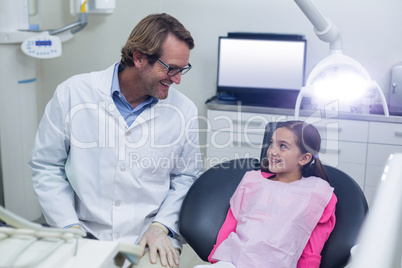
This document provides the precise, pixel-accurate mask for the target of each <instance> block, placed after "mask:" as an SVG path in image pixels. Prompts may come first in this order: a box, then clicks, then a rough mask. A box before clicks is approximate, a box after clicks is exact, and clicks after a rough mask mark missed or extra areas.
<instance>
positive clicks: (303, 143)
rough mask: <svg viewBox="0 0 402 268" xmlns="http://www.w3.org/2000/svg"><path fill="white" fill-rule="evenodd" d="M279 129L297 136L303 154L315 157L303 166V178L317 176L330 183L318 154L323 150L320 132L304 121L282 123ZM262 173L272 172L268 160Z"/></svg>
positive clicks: (264, 163)
mask: <svg viewBox="0 0 402 268" xmlns="http://www.w3.org/2000/svg"><path fill="white" fill-rule="evenodd" d="M278 128H286V129H288V130H290V131H292V132H293V134H294V135H295V141H296V145H297V146H298V147H299V149H300V152H301V153H302V154H305V153H311V154H312V155H313V157H312V158H311V160H310V162H308V163H307V164H306V165H304V166H303V168H302V170H301V173H302V176H303V177H310V176H316V177H320V178H321V179H323V180H326V181H328V176H327V173H326V172H325V169H324V167H323V165H322V163H321V161H320V159H319V158H318V157H317V158H316V156H318V153H319V151H320V149H321V136H320V133H318V130H317V129H316V128H315V127H314V126H313V125H311V124H308V123H306V122H304V121H287V122H283V123H281V124H280V125H279V126H278V127H277V129H278ZM261 171H264V172H270V171H269V164H268V160H267V159H264V161H263V163H262V164H261Z"/></svg>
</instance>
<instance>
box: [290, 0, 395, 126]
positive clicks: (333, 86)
mask: <svg viewBox="0 0 402 268" xmlns="http://www.w3.org/2000/svg"><path fill="white" fill-rule="evenodd" d="M295 2H296V4H297V5H298V6H299V8H300V9H301V10H302V11H303V13H304V15H305V16H306V17H307V18H308V19H309V20H310V22H311V23H312V24H313V26H314V32H315V33H316V35H317V37H318V38H319V39H320V40H322V41H324V42H328V43H329V47H330V53H329V55H328V56H327V57H326V58H324V59H323V60H322V61H321V62H319V63H318V64H317V65H316V66H315V67H314V68H313V70H312V71H311V73H310V75H309V77H308V79H307V81H306V85H305V86H304V87H302V88H301V90H300V92H299V95H298V96H297V99H296V104H295V118H296V119H298V117H299V112H300V105H301V101H302V98H303V97H310V98H311V100H312V103H314V102H315V104H316V107H315V108H318V109H321V110H322V109H325V110H336V111H343V110H344V111H356V112H362V113H367V112H368V107H369V105H370V102H371V100H372V99H373V97H374V92H375V91H376V92H377V93H378V95H379V97H380V99H381V102H382V105H383V109H384V114H385V116H389V111H388V106H387V102H386V100H385V97H384V93H383V92H382V90H381V87H380V86H379V85H378V83H377V82H376V81H374V80H371V78H370V75H369V74H368V72H367V71H366V69H365V68H364V67H363V66H362V65H361V64H360V63H358V62H357V61H356V60H354V59H352V58H351V57H348V56H346V55H344V54H343V53H342V37H341V34H340V32H339V30H338V28H337V27H336V26H335V25H333V24H332V22H331V21H330V20H329V19H328V18H325V17H323V16H322V15H321V13H320V12H319V11H318V9H317V8H316V7H315V5H314V4H313V2H312V1H311V0H295Z"/></svg>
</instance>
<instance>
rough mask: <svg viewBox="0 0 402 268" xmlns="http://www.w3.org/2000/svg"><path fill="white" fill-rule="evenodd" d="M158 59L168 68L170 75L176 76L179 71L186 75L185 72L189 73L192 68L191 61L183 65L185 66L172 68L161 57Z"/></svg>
mask: <svg viewBox="0 0 402 268" xmlns="http://www.w3.org/2000/svg"><path fill="white" fill-rule="evenodd" d="M158 61H159V62H160V63H161V64H162V65H163V66H165V68H166V69H167V70H168V71H167V75H168V76H175V75H176V74H178V73H181V75H184V74H185V73H187V72H188V71H190V69H191V67H192V66H191V64H190V63H189V64H188V65H187V66H185V67H183V68H172V67H170V66H169V65H167V64H166V63H164V62H163V61H162V60H161V59H158Z"/></svg>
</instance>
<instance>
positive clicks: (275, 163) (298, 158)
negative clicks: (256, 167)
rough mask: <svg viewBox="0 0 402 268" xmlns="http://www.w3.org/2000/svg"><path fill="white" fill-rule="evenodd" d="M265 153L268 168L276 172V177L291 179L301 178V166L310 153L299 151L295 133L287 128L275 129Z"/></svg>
mask: <svg viewBox="0 0 402 268" xmlns="http://www.w3.org/2000/svg"><path fill="white" fill-rule="evenodd" d="M267 154H268V162H269V170H270V171H271V172H272V173H275V174H276V178H277V179H279V178H285V179H286V180H292V181H293V180H298V179H300V178H301V169H302V166H304V165H305V164H307V163H308V162H309V161H310V159H311V154H310V153H305V154H302V153H301V151H300V148H299V147H298V146H297V144H296V140H295V135H294V134H293V132H292V131H290V130H288V129H287V128H278V129H277V130H275V132H274V134H273V135H272V139H271V143H270V146H269V148H268V153H267Z"/></svg>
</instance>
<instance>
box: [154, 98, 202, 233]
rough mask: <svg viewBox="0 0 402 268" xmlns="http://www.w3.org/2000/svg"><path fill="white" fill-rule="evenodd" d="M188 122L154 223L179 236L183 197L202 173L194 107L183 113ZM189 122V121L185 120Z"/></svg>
mask: <svg viewBox="0 0 402 268" xmlns="http://www.w3.org/2000/svg"><path fill="white" fill-rule="evenodd" d="M185 114H186V115H187V118H190V119H191V118H192V119H194V120H190V121H188V122H189V123H188V124H187V128H186V133H185V141H184V144H183V147H182V150H181V153H180V156H179V158H178V160H177V161H176V165H175V167H174V168H173V169H172V171H171V173H170V189H169V192H168V194H167V196H166V198H165V200H164V201H163V203H162V205H161V207H160V208H159V211H158V214H157V215H156V216H155V218H154V221H157V222H160V223H162V224H163V225H165V226H166V227H168V228H169V230H170V231H172V232H173V233H174V234H175V235H176V234H178V235H179V236H178V237H176V238H180V234H179V225H178V221H179V213H180V208H181V205H182V203H183V200H184V197H185V196H186V194H187V192H188V190H189V189H190V187H191V185H192V184H193V183H194V181H195V180H196V179H197V178H198V177H199V176H200V175H201V173H202V171H203V165H202V163H203V162H202V157H201V153H200V146H199V135H198V131H199V128H198V120H195V119H196V118H198V116H197V115H198V110H197V108H196V107H195V105H194V106H191V109H189V110H188V111H187V113H185ZM187 120H189V119H187Z"/></svg>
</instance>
